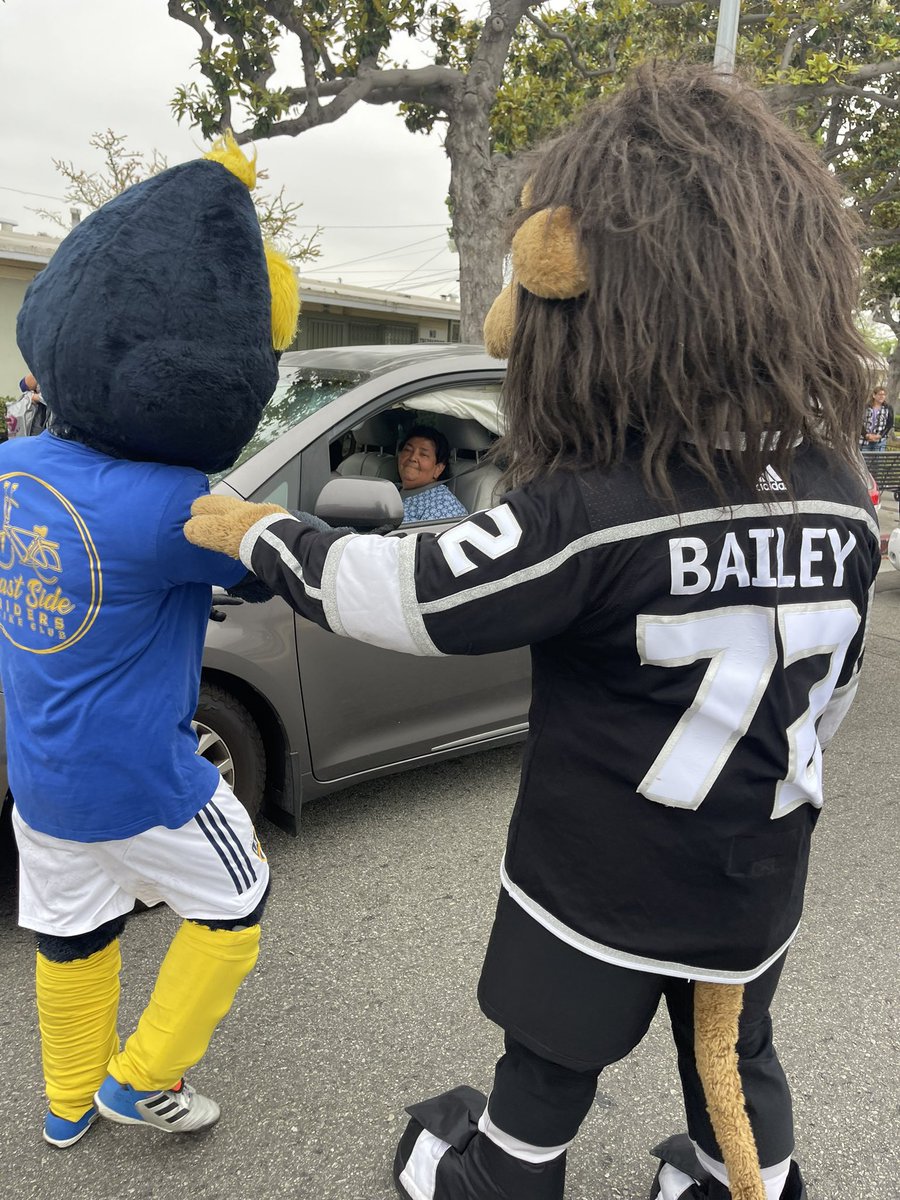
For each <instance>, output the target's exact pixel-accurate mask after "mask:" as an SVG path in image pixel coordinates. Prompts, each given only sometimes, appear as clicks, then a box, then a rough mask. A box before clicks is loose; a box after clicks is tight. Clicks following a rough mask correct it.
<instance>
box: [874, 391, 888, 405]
mask: <svg viewBox="0 0 900 1200" xmlns="http://www.w3.org/2000/svg"><path fill="white" fill-rule="evenodd" d="M886 395H887V392H885V391H882V389H881V388H879V389H878V391H877V392H873V393H872V407H873V408H881V406H882V404H884V399H885V396H886Z"/></svg>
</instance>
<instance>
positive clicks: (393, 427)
mask: <svg viewBox="0 0 900 1200" xmlns="http://www.w3.org/2000/svg"><path fill="white" fill-rule="evenodd" d="M499 395H500V384H499V383H497V382H493V381H492V382H484V383H478V384H472V385H470V386H466V385H462V384H461V385H456V386H455V387H453V388H452V389H451V388H444V389H432V390H429V391H423V392H417V393H414V394H413V395H409V396H406V397H405V398H404V399H403V400H401V401H399V402H398V401H395V403H394V404H393V405H392V406H390V407H387V408H383V409H381V410H380V411H377V412H374V413H369V414H368V415H367V416H366V418H365V420H363V421H357V422H356V423H355V424H354V425H353V426H351V427H350V428H349V429H345V430H344V431H343V432H342V433H341V435H340V437H338V438H337V439H334V440H332V442H331V444H330V447H329V450H330V465H331V470H332V471H334V472H336V473H337V474H338V475H342V476H348V475H360V476H363V477H369V478H381V479H388V480H390V481H391V482H393V483H395V484H397V486H398V487H399V486H400V476H399V474H398V470H397V449H398V447H399V446H400V444H401V443H402V442H403V440H404V438H405V436H406V434H407V433H408V432H409V430H410V429H412V428H413V426H415V425H429V426H433V427H435V428H437V429H438V430H439V431H440V432H441V433H443V434H444V436H445V437H446V438H447V441H448V444H449V450H450V459H449V462H448V464H447V468H446V470H445V473H444V475H443V476H442V477H441V479H440V481H439V482H440V483H443V484H444V485H445V487H446V488H447V489H449V491H450V492H451V493H452V494H453V496H454V497H455V498H456V500H457V501H458V502H459V504H460V505H462V506H463V508H464V509H465V511H466V512H474V511H477V509H478V508H482V507H485V506H486V504H487V503H489V502H490V497H491V496H492V495H493V491H492V489H493V487H494V485H495V484H496V483H497V481H498V478H499V475H500V474H501V472H500V471H499V469H498V468H497V467H495V466H494V465H493V464H492V462H491V460H490V458H489V451H490V449H491V447H492V445H493V443H494V442H495V441H496V439H497V433H498V429H500V428H502V415H501V413H500V407H499ZM446 507H447V499H446V496H444V497H442V498H440V500H439V499H438V498H437V497H434V498H432V500H427V499H425V498H422V500H421V502H420V504H416V505H413V508H414V510H417V509H419V508H421V510H422V512H423V516H422V517H421V518H419V519H416V518H412V519H408V520H407V522H405V524H406V525H407V526H408V525H412V524H415V525H418V524H428V525H432V524H436V523H443V521H445V520H446V521H449V522H450V523H452V522H454V521H459V520H460V519H461V514H460V513H458V512H456V513H455V514H454V515H452V516H447V517H446V518H444V517H443V516H442V515H440V514H441V512H442V509H444V508H446ZM425 514H427V515H425Z"/></svg>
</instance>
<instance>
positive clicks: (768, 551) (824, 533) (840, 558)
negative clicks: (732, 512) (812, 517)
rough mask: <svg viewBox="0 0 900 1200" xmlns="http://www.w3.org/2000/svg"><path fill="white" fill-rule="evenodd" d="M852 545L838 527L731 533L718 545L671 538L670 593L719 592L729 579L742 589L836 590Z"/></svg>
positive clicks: (696, 539)
mask: <svg viewBox="0 0 900 1200" xmlns="http://www.w3.org/2000/svg"><path fill="white" fill-rule="evenodd" d="M856 544H857V543H856V537H855V535H854V534H853V533H852V532H847V534H846V540H843V537H842V533H841V532H840V531H839V530H838V529H835V528H826V527H824V526H806V527H804V528H803V529H801V530H799V531H792V532H791V535H790V537H789V536H788V534H787V531H786V529H785V528H784V527H782V526H774V527H768V528H765V527H764V528H760V529H746V530H741V531H739V532H738V531H734V530H730V531H729V532H728V533H726V534H725V536H724V538H723V539H722V541H721V543H718V540H717V544H710V543H709V542H707V541H705V540H704V539H703V538H700V537H676V538H669V563H670V567H671V576H672V583H671V594H672V595H673V596H691V595H695V594H697V593H699V592H719V591H721V590H722V588H724V587H725V585H726V584H727V583H728V582H729V581H733V584H734V586H736V587H741V588H750V587H754V588H759V587H762V588H792V587H801V588H820V587H825V586H826V585H828V586H829V587H840V586H841V584H842V583H843V580H844V566H845V563H846V561H847V559H848V557H849V556H850V555H851V554H852V553H853V551H854V550H855V549H856Z"/></svg>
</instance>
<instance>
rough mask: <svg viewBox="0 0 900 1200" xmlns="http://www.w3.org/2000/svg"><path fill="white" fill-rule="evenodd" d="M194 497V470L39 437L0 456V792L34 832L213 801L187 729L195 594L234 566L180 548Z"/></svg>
mask: <svg viewBox="0 0 900 1200" xmlns="http://www.w3.org/2000/svg"><path fill="white" fill-rule="evenodd" d="M207 491H208V483H207V479H206V476H205V475H202V474H201V473H200V472H199V471H194V470H191V469H189V468H186V467H169V466H163V465H161V464H158V463H139V462H129V461H126V460H123V459H114V458H108V457H107V456H106V455H105V454H100V453H99V452H98V451H96V450H90V449H88V448H87V447H85V446H80V445H78V444H77V443H75V442H67V441H63V440H62V439H60V438H57V437H55V436H53V435H52V434H50V433H43V434H41V435H40V437H37V438H20V439H17V440H16V441H13V442H8V443H6V444H5V445H2V446H0V499H2V503H3V508H2V526H0V632H2V635H3V636H2V637H0V676H2V680H3V691H4V694H5V698H6V709H7V753H8V758H9V784H10V788H11V790H12V793H13V796H14V797H15V802H16V807H17V809H18V810H19V812H20V814H21V816H22V818H23V820H25V821H26V823H27V824H28V825H30V826H31V827H32V828H33V829H37V830H39V831H41V832H42V833H47V834H51V835H52V836H54V837H62V838H69V839H72V840H74V841H82V842H94V841H103V840H107V839H114V838H116V839H118V838H125V837H130V836H132V835H133V834H136V833H141V832H143V831H144V830H146V829H150V828H151V827H152V826H154V825H165V826H168V827H169V828H170V829H176V828H178V826H179V825H183V824H184V823H185V822H186V821H188V820H190V818H191V817H192V816H194V815H195V814H196V813H197V812H199V810H200V809H201V808H202V807H203V805H204V804H206V803H207V801H208V800H209V798H210V796H211V795H212V794H213V792H214V791H215V789H216V785H217V783H218V778H219V777H218V772H217V771H216V768H215V767H214V766H213V765H212V764H211V763H209V762H207V761H206V760H205V759H203V758H200V757H198V755H197V754H196V750H197V737H196V735H195V734H194V732H193V730H192V729H191V720H192V718H193V715H194V710H195V708H196V705H197V696H198V692H199V686H200V662H201V657H202V653H203V640H204V637H205V634H206V626H207V621H208V619H209V608H210V600H211V586H210V585H211V584H213V583H216V584H219V585H221V586H225V587H228V586H231V585H232V584H234V583H236V582H237V581H238V580H239V579H240V578H242V576H243V574H244V567H243V566H242V565H241V564H240V563H239V562H235V561H234V560H233V559H230V558H226V557H225V556H224V555H219V554H214V553H212V552H211V551H208V550H200V549H199V548H198V547H196V546H192V545H191V543H190V542H188V541H187V539H186V538H185V536H184V532H183V528H182V526H183V524H184V522H185V520H186V519H187V517H188V515H189V513H190V507H191V503H192V501H193V500H194V499H195V498H196V497H197V496H200V495H202V494H203V493H205V492H207Z"/></svg>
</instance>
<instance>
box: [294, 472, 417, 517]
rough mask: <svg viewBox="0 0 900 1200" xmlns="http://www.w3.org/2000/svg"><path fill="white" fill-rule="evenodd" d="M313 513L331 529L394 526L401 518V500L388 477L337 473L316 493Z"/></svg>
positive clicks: (394, 485) (395, 486)
mask: <svg viewBox="0 0 900 1200" xmlns="http://www.w3.org/2000/svg"><path fill="white" fill-rule="evenodd" d="M315 514H316V516H317V517H319V519H320V520H322V521H325V522H327V524H329V525H332V526H334V527H335V528H337V527H338V526H341V525H350V526H351V527H352V528H353V529H359V530H361V531H369V530H372V529H384V528H387V529H396V528H397V526H398V525H399V524H400V523H401V522H402V520H403V501H402V500H401V499H400V493H399V491H398V490H397V485H396V484H394V483H391V481H390V480H389V479H363V478H361V477H360V476H358V475H350V476H338V477H337V478H335V479H329V481H328V482H327V483H326V484H325V486H324V487H323V488H322V490H321V492H319V498H318V500H317V501H316V508H315Z"/></svg>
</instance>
